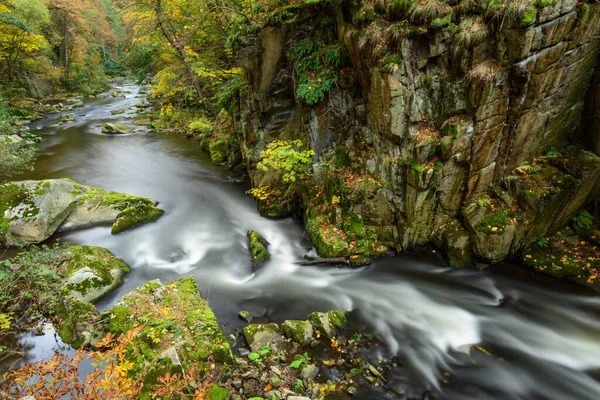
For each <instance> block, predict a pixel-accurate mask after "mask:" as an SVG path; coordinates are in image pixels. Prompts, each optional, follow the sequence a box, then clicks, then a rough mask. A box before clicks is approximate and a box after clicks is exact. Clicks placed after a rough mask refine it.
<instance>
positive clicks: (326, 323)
mask: <svg viewBox="0 0 600 400" xmlns="http://www.w3.org/2000/svg"><path fill="white" fill-rule="evenodd" d="M308 320H309V321H310V323H311V324H313V326H314V327H315V328H316V329H318V330H319V331H320V332H321V333H323V334H324V335H325V336H327V337H328V338H330V339H332V338H334V337H335V335H337V333H338V330H339V329H343V328H345V327H346V325H347V323H348V317H347V315H346V312H345V311H341V310H333V311H328V312H326V313H324V312H314V313H312V314H309V315H308Z"/></svg>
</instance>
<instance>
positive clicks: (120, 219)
mask: <svg viewBox="0 0 600 400" xmlns="http://www.w3.org/2000/svg"><path fill="white" fill-rule="evenodd" d="M163 214H164V211H163V210H161V209H160V208H157V207H155V206H154V204H152V202H151V201H150V200H147V201H146V202H140V203H138V204H136V205H131V206H129V207H127V208H125V209H124V210H123V211H121V213H119V215H117V218H116V219H115V222H114V223H113V225H112V229H111V233H113V234H116V233H120V232H123V231H126V230H128V229H131V228H135V227H137V226H140V225H142V224H145V223H147V222H151V221H155V220H157V219H158V218H159V217H160V216H161V215H163Z"/></svg>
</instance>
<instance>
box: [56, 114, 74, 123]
mask: <svg viewBox="0 0 600 400" xmlns="http://www.w3.org/2000/svg"><path fill="white" fill-rule="evenodd" d="M72 121H75V114H64V115H63V116H62V117H61V118H60V123H61V124H64V123H65V122H72Z"/></svg>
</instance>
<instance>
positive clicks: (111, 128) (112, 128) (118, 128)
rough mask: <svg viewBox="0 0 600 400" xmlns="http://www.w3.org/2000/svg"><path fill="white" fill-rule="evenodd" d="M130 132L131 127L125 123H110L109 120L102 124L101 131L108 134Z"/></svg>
mask: <svg viewBox="0 0 600 400" xmlns="http://www.w3.org/2000/svg"><path fill="white" fill-rule="evenodd" d="M129 132H131V129H130V128H128V127H126V126H125V125H119V124H111V123H110V122H108V123H106V124H103V125H102V133H106V134H109V135H122V134H124V133H129Z"/></svg>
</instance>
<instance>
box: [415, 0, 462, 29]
mask: <svg viewBox="0 0 600 400" xmlns="http://www.w3.org/2000/svg"><path fill="white" fill-rule="evenodd" d="M451 12H452V7H450V6H449V5H448V4H446V3H445V2H444V1H442V0H420V1H419V2H418V3H417V4H415V5H414V6H413V8H412V9H411V10H410V20H411V22H413V23H416V24H419V23H421V24H427V23H430V22H431V21H433V20H435V19H437V18H444V17H446V16H448V14H450V13H451Z"/></svg>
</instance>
